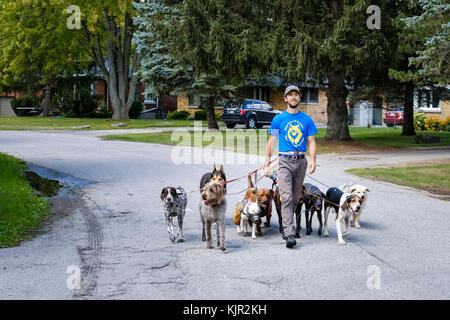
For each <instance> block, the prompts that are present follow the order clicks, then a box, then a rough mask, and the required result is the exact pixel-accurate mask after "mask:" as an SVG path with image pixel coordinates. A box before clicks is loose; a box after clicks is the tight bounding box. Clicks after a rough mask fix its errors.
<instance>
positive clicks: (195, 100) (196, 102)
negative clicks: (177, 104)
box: [189, 94, 202, 107]
mask: <svg viewBox="0 0 450 320" xmlns="http://www.w3.org/2000/svg"><path fill="white" fill-rule="evenodd" d="M201 104H202V99H201V97H200V96H199V95H198V94H193V95H190V96H189V105H190V106H197V107H198V106H200V105H201Z"/></svg>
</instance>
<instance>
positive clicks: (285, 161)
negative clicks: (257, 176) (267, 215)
mask: <svg viewBox="0 0 450 320" xmlns="http://www.w3.org/2000/svg"><path fill="white" fill-rule="evenodd" d="M278 163H279V168H278V173H277V184H278V188H279V189H280V196H281V218H282V220H283V229H284V235H285V236H286V237H287V236H289V235H294V234H295V213H294V210H295V208H296V206H297V203H298V200H299V199H300V197H301V194H302V187H303V181H304V180H305V174H306V168H307V167H308V161H307V160H306V157H305V158H303V159H295V160H294V159H292V158H291V157H285V156H282V155H280V156H279V162H278Z"/></svg>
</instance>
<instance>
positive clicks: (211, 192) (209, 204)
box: [199, 181, 227, 251]
mask: <svg viewBox="0 0 450 320" xmlns="http://www.w3.org/2000/svg"><path fill="white" fill-rule="evenodd" d="M225 195H226V191H225V187H224V185H223V184H222V183H219V182H217V181H209V182H208V183H207V184H206V185H205V186H204V187H203V188H202V193H201V199H200V203H199V211H200V220H201V222H202V241H207V248H209V249H212V248H214V245H213V243H212V237H211V227H212V224H213V223H215V224H216V231H217V232H216V235H217V246H218V247H219V248H220V249H221V250H222V251H225V250H226V243H225V211H226V209H227V204H226V200H225Z"/></svg>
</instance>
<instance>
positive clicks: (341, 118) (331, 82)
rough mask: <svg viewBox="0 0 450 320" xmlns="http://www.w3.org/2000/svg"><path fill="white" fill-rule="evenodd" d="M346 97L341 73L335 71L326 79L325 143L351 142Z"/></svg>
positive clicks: (346, 91)
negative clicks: (326, 117) (326, 118)
mask: <svg viewBox="0 0 450 320" xmlns="http://www.w3.org/2000/svg"><path fill="white" fill-rule="evenodd" d="M347 95H348V90H347V88H346V86H345V81H344V74H343V73H342V72H339V71H337V72H335V73H333V74H332V75H331V76H330V77H328V91H327V98H328V103H327V116H328V123H327V133H326V135H325V139H324V140H326V141H350V140H352V138H351V136H350V132H349V130H348V110H347V101H346V100H347Z"/></svg>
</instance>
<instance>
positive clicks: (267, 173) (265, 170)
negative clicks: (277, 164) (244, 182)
mask: <svg viewBox="0 0 450 320" xmlns="http://www.w3.org/2000/svg"><path fill="white" fill-rule="evenodd" d="M264 175H265V176H266V177H269V176H270V165H269V164H268V163H266V164H264Z"/></svg>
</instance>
